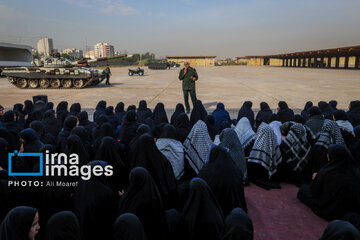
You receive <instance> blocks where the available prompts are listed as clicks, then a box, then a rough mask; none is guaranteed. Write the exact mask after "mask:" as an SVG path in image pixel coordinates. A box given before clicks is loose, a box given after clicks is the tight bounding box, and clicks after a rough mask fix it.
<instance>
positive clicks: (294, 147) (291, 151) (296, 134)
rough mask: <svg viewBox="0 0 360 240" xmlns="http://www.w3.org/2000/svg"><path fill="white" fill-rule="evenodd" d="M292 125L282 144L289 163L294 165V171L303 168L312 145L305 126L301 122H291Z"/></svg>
mask: <svg viewBox="0 0 360 240" xmlns="http://www.w3.org/2000/svg"><path fill="white" fill-rule="evenodd" d="M291 124H292V126H291V127H290V130H289V132H288V134H287V135H286V138H285V139H284V141H283V144H282V145H281V149H282V151H283V154H284V156H285V155H286V157H287V160H286V162H287V163H288V164H291V165H292V166H293V171H297V170H302V168H303V166H302V165H303V163H304V161H305V159H306V157H307V156H308V154H309V152H310V149H311V145H310V143H309V142H308V140H307V134H306V129H305V127H304V126H303V125H302V124H300V123H294V122H291Z"/></svg>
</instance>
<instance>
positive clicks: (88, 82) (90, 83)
mask: <svg viewBox="0 0 360 240" xmlns="http://www.w3.org/2000/svg"><path fill="white" fill-rule="evenodd" d="M7 79H8V81H9V83H11V84H12V85H14V86H15V87H17V88H19V89H82V88H85V87H87V86H96V85H98V84H99V83H101V82H102V81H103V80H104V78H100V79H96V80H91V79H80V80H82V81H86V82H85V83H84V84H83V85H82V86H80V87H75V86H74V83H73V82H72V84H71V86H70V87H65V86H63V84H62V82H60V86H59V87H52V86H51V84H50V85H49V86H48V87H42V86H41V84H40V80H41V79H36V80H37V81H38V84H37V85H38V86H37V87H30V84H29V80H32V79H33V78H14V77H8V78H7ZM20 79H25V80H26V82H27V83H26V87H20V86H19V84H18V80H20ZM47 80H48V81H50V80H51V79H47ZM59 80H66V79H59ZM75 80H78V79H75Z"/></svg>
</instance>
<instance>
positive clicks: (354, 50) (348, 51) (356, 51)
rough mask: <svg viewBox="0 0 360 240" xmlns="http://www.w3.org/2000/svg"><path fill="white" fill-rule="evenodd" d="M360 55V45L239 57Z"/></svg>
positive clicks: (284, 57)
mask: <svg viewBox="0 0 360 240" xmlns="http://www.w3.org/2000/svg"><path fill="white" fill-rule="evenodd" d="M359 55H360V45H356V46H350V47H340V48H330V49H320V50H311V51H303V52H293V53H283V54H273V55H264V56H246V57H238V59H241V58H243V59H244V58H247V59H248V58H280V59H286V58H313V57H318V58H321V57H351V56H359Z"/></svg>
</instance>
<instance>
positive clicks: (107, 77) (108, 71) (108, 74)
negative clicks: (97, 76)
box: [104, 64, 111, 85]
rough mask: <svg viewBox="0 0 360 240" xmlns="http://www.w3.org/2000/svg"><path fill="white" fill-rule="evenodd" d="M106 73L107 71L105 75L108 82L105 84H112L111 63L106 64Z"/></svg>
mask: <svg viewBox="0 0 360 240" xmlns="http://www.w3.org/2000/svg"><path fill="white" fill-rule="evenodd" d="M104 73H105V77H106V82H105V84H106V85H111V84H110V81H109V80H110V76H111V71H110V67H109V64H106V68H105V70H104Z"/></svg>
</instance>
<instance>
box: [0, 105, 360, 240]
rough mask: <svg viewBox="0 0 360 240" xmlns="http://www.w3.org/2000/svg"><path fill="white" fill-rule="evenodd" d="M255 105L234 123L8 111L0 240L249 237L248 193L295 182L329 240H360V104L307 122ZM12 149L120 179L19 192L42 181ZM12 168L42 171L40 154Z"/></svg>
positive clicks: (224, 114)
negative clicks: (68, 160) (73, 159)
mask: <svg viewBox="0 0 360 240" xmlns="http://www.w3.org/2000/svg"><path fill="white" fill-rule="evenodd" d="M252 108H253V104H252V102H250V101H246V102H244V104H243V105H242V107H241V109H240V110H239V112H238V116H237V119H231V118H230V114H229V112H228V111H227V110H226V108H225V106H224V104H222V103H218V104H217V106H216V109H215V110H214V111H213V112H212V113H208V112H207V111H206V109H205V107H204V105H203V104H202V102H201V101H200V100H197V102H196V104H195V106H194V109H193V110H192V112H191V114H190V116H188V114H186V113H185V109H184V106H183V105H182V104H178V105H177V106H176V108H175V111H174V113H173V114H172V115H171V118H168V116H167V113H166V110H165V106H164V104H163V103H158V104H157V105H156V107H155V108H154V109H153V110H151V109H149V108H148V107H147V103H146V101H144V100H142V101H140V102H139V106H138V107H136V106H135V105H130V106H128V107H127V108H126V109H125V104H124V103H122V102H120V103H118V104H117V105H116V107H115V108H114V107H113V106H107V103H106V102H105V101H99V103H98V104H97V106H96V109H95V112H94V114H93V121H92V119H89V116H88V112H86V111H82V109H81V104H80V103H73V104H72V105H71V106H70V108H69V105H68V102H65V101H63V102H60V103H59V104H58V105H57V106H56V108H54V104H53V103H52V102H48V103H46V104H44V105H39V104H37V105H35V104H33V102H32V101H30V100H26V101H25V102H24V104H20V103H18V104H15V105H14V107H13V110H7V111H4V108H3V107H2V106H0V223H1V224H0V239H1V240H18V239H19V240H22V239H30V240H34V239H46V240H50V239H57V240H59V239H79V240H80V239H82V240H93V239H94V240H95V239H96V240H98V239H114V240H115V239H147V240H153V239H154V240H155V239H156V240H158V239H191V240H197V239H209V240H210V239H214V240H217V239H219V240H220V239H224V240H225V239H228V240H230V239H253V236H254V229H253V224H252V221H251V219H250V218H249V216H248V215H247V211H248V208H247V203H246V196H245V193H244V188H245V187H246V186H247V185H248V184H250V183H254V184H256V185H258V186H260V187H262V188H265V189H272V188H281V185H280V184H279V183H280V182H288V183H291V184H295V185H297V186H298V187H299V192H298V198H299V199H300V201H301V202H303V203H304V204H306V205H307V206H308V207H309V208H311V210H312V211H313V212H314V213H315V214H317V215H318V216H320V217H322V218H324V219H326V220H327V221H331V223H329V225H328V227H327V228H326V229H325V230H324V234H323V236H322V238H321V239H324V240H325V239H359V238H360V234H359V230H358V229H360V166H359V163H360V101H352V102H351V103H350V105H349V109H348V110H347V111H344V110H341V109H337V102H336V101H330V102H329V103H327V102H323V101H321V102H319V103H318V106H314V105H313V103H312V102H307V103H306V104H305V107H304V110H302V111H301V114H295V113H294V111H293V110H292V109H291V108H289V106H288V104H287V103H286V102H285V101H280V102H279V104H278V107H277V111H273V110H271V108H270V106H269V105H268V104H267V103H266V102H261V103H260V106H259V109H260V110H259V111H258V113H257V114H256V116H255V114H254V111H253V110H252ZM169 120H170V121H169ZM14 151H18V152H19V153H34V152H35V153H65V154H67V155H70V154H74V153H75V154H77V155H78V157H79V161H78V165H79V166H91V167H96V168H97V169H103V170H104V169H106V167H107V166H112V169H113V174H112V175H110V176H106V175H92V176H91V177H90V178H89V179H83V178H80V177H76V176H75V177H74V176H65V175H59V176H42V177H35V179H36V180H39V181H44V182H47V181H61V182H64V183H66V182H69V183H71V182H76V183H77V184H75V185H72V184H68V185H65V186H57V185H56V186H48V185H46V184H45V185H42V186H27V187H16V186H14V185H12V184H10V183H11V182H13V181H28V180H34V177H29V176H11V174H10V175H9V174H8V170H9V167H10V166H9V161H8V153H12V152H14ZM55 156H56V155H55ZM11 164H12V165H11V170H12V171H15V172H16V171H18V172H39V169H41V168H42V167H43V166H40V164H39V162H38V161H36V159H35V158H32V157H27V158H24V157H21V156H15V157H14V158H13V159H12V162H11ZM53 164H58V165H61V164H65V163H63V162H61V161H60V160H59V161H56V162H55V163H53ZM339 229H340V230H339ZM339 236H346V238H339Z"/></svg>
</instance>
